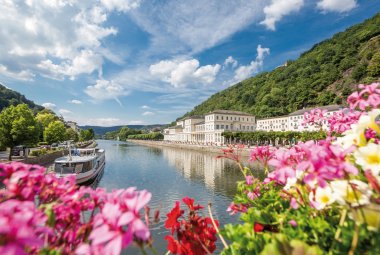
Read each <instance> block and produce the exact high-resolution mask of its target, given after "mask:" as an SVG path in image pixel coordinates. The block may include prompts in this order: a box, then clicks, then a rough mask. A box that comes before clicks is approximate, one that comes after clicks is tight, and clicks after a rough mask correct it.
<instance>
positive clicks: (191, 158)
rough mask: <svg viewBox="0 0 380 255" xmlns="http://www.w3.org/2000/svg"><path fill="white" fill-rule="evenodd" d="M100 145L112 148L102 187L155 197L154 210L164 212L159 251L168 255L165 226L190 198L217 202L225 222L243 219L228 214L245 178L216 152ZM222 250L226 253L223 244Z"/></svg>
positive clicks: (157, 235)
mask: <svg viewBox="0 0 380 255" xmlns="http://www.w3.org/2000/svg"><path fill="white" fill-rule="evenodd" d="M97 142H98V147H99V148H104V149H105V150H106V166H105V170H104V174H103V176H102V178H101V179H100V182H99V184H98V187H104V188H106V189H107V190H108V191H111V190H112V189H119V188H127V187H136V188H137V189H138V190H142V189H146V190H148V191H150V192H151V193H152V200H151V202H150V204H149V205H150V207H151V208H152V211H153V210H154V209H156V208H161V214H160V222H159V223H158V224H153V225H151V226H150V228H151V232H152V235H153V239H154V247H155V248H156V249H157V250H158V252H159V254H165V252H166V251H167V243H166V241H165V240H164V237H165V236H166V235H167V234H168V233H169V232H168V231H167V230H166V229H165V227H164V221H165V219H166V213H168V212H169V211H170V210H171V208H172V207H173V206H174V203H175V201H177V200H181V198H182V197H185V196H189V197H192V198H194V199H195V201H196V203H200V204H202V205H204V206H205V207H206V208H205V210H204V214H207V203H208V202H211V203H212V205H213V206H212V208H213V215H214V217H215V218H217V219H218V220H219V221H220V224H221V225H223V224H225V223H228V222H231V223H235V222H236V221H237V220H238V217H237V216H230V215H229V214H228V212H226V209H227V207H228V206H229V204H230V203H231V201H232V200H233V196H234V194H235V191H236V182H237V181H241V180H243V176H242V174H241V172H240V171H239V168H238V166H237V165H236V163H235V162H232V161H230V160H226V159H223V158H220V159H217V158H216V156H217V155H216V154H209V153H200V152H196V151H191V150H184V149H175V148H168V147H162V148H156V147H147V146H142V145H137V144H134V143H130V142H117V141H105V140H99V141H97ZM218 243H219V245H218V249H221V246H220V241H218ZM126 254H138V250H136V249H133V248H132V249H127V252H126Z"/></svg>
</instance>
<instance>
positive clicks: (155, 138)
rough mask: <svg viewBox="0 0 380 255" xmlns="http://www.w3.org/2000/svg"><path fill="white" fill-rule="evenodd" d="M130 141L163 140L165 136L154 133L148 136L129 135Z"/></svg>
mask: <svg viewBox="0 0 380 255" xmlns="http://www.w3.org/2000/svg"><path fill="white" fill-rule="evenodd" d="M128 139H136V140H163V139H164V135H163V134H161V133H160V132H152V133H148V134H136V135H129V136H128Z"/></svg>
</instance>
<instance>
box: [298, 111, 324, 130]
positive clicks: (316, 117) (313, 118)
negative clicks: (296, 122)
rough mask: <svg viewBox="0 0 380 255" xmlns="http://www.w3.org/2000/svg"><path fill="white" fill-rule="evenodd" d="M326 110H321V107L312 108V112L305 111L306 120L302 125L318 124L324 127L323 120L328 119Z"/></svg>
mask: <svg viewBox="0 0 380 255" xmlns="http://www.w3.org/2000/svg"><path fill="white" fill-rule="evenodd" d="M326 112H327V111H326V110H321V109H319V108H316V109H312V110H310V112H305V113H304V115H303V116H304V121H303V123H302V125H304V126H305V125H317V126H319V127H322V125H323V122H324V121H325V120H326V117H325V114H326Z"/></svg>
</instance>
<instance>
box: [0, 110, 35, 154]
mask: <svg viewBox="0 0 380 255" xmlns="http://www.w3.org/2000/svg"><path fill="white" fill-rule="evenodd" d="M38 137H39V128H38V125H37V123H36V120H35V119H34V115H33V111H32V110H31V109H29V107H28V106H27V105H26V104H19V105H17V106H13V105H11V106H9V107H7V108H5V109H4V110H3V111H2V112H1V113H0V143H1V144H2V145H3V146H6V147H10V148H11V149H12V148H13V147H14V146H17V145H21V144H23V145H32V144H34V143H37V142H38ZM9 159H11V154H10V155H9Z"/></svg>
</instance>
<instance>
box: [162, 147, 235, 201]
mask: <svg viewBox="0 0 380 255" xmlns="http://www.w3.org/2000/svg"><path fill="white" fill-rule="evenodd" d="M162 154H163V156H164V158H165V159H166V160H167V161H168V163H169V164H170V165H172V166H174V167H175V168H176V169H177V171H178V172H179V173H181V174H182V176H183V177H184V178H185V179H186V180H188V181H190V182H201V183H204V185H205V186H206V187H207V188H208V189H210V190H211V191H214V192H217V193H222V194H224V195H227V196H228V197H233V195H234V194H235V191H236V182H237V181H241V180H242V175H241V173H240V170H239V167H238V166H237V165H236V163H235V162H233V161H230V160H227V159H224V158H219V159H217V158H216V155H215V154H208V153H200V152H196V151H192V150H184V149H173V148H162Z"/></svg>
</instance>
